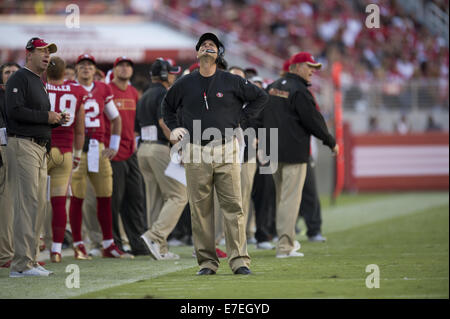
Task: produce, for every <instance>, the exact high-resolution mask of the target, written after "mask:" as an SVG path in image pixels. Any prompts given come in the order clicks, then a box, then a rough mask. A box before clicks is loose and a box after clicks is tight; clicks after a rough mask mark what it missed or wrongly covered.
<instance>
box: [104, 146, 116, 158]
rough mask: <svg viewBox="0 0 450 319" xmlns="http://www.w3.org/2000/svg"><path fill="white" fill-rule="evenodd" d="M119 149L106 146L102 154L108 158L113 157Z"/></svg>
mask: <svg viewBox="0 0 450 319" xmlns="http://www.w3.org/2000/svg"><path fill="white" fill-rule="evenodd" d="M116 154H117V151H116V150H115V149H112V148H105V149H104V150H103V152H102V156H103V157H106V158H107V159H110V160H111V159H113V158H114V156H116Z"/></svg>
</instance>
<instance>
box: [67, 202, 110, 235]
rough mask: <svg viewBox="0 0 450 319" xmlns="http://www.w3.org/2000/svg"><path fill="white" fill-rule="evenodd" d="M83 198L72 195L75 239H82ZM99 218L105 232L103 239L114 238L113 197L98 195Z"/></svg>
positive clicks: (70, 215)
mask: <svg viewBox="0 0 450 319" xmlns="http://www.w3.org/2000/svg"><path fill="white" fill-rule="evenodd" d="M82 207H83V199H82V198H78V197H72V199H71V201H70V213H69V217H70V227H71V228H72V236H73V241H74V242H77V241H82V240H83V239H82V237H81V224H82V219H83V213H82ZM97 219H98V222H99V224H100V228H101V229H102V233H103V240H109V239H113V234H112V213H111V197H97Z"/></svg>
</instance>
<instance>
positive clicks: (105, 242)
mask: <svg viewBox="0 0 450 319" xmlns="http://www.w3.org/2000/svg"><path fill="white" fill-rule="evenodd" d="M113 243H114V239H108V240H104V241H102V246H103V249H106V248H108V247H109V246H111V245H112V244H113Z"/></svg>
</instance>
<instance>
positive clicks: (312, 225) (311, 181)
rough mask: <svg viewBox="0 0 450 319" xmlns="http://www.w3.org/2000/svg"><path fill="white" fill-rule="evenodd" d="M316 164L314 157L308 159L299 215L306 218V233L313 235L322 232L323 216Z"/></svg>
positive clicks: (309, 235)
mask: <svg viewBox="0 0 450 319" xmlns="http://www.w3.org/2000/svg"><path fill="white" fill-rule="evenodd" d="M314 167H315V165H314V161H313V160H312V158H310V160H309V161H308V168H307V170H306V179H305V185H304V186H303V193H302V202H301V204H300V211H299V217H300V216H302V217H303V218H304V219H305V224H306V228H307V231H306V235H307V236H308V237H312V236H315V235H317V234H318V233H320V228H321V226H322V217H321V209H320V200H319V194H318V192H317V185H316V174H315V168H314Z"/></svg>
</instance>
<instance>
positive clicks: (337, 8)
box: [165, 0, 449, 80]
mask: <svg viewBox="0 0 450 319" xmlns="http://www.w3.org/2000/svg"><path fill="white" fill-rule="evenodd" d="M434 2H435V3H436V4H438V5H439V6H440V7H441V8H442V9H443V10H445V11H447V12H448V1H434ZM165 3H166V4H167V5H169V6H170V7H171V8H173V9H174V10H179V11H182V12H183V13H185V14H186V15H188V16H190V17H192V18H194V19H197V20H199V21H201V22H203V23H205V24H207V25H210V26H214V27H216V28H219V29H220V30H223V31H224V32H225V33H228V34H234V35H235V36H237V37H238V38H239V39H240V40H241V41H242V42H244V43H252V44H254V45H256V46H257V47H259V48H261V49H263V50H265V51H266V52H268V53H270V54H273V55H275V56H279V57H281V58H283V59H284V58H285V57H287V56H290V55H292V53H293V52H298V51H299V50H302V49H305V48H308V50H310V51H311V52H312V53H313V54H314V56H316V57H317V58H318V59H319V60H321V62H322V63H325V66H326V64H327V62H330V61H332V60H333V59H334V58H335V57H336V54H338V55H339V57H340V58H341V60H342V61H343V62H344V64H345V66H346V67H347V68H346V69H347V70H348V71H349V72H351V73H352V75H353V76H354V77H355V79H356V80H359V79H360V78H363V79H365V78H379V79H391V78H396V79H398V80H409V79H411V78H418V77H447V76H448V65H449V60H448V47H447V46H446V44H445V41H444V39H443V38H441V37H439V36H434V35H432V34H431V33H430V32H429V30H428V29H427V28H426V27H424V26H423V25H422V24H420V23H419V22H418V21H417V20H416V19H415V18H414V17H413V16H411V15H409V14H407V13H405V12H404V11H403V10H402V7H401V6H399V5H397V4H396V1H386V0H381V1H366V0H355V1H339V0H321V1H318V0H306V1H295V0H285V1H277V2H275V1H270V0H262V1H245V0H241V1H220V0H214V1H209V0H192V1H179V0H166V1H165ZM370 3H375V4H378V5H379V7H380V15H381V16H380V28H379V29H369V28H366V27H365V25H364V22H365V20H366V17H367V15H368V13H366V12H365V8H366V6H367V5H368V4H370ZM430 61H433V62H434V63H432V64H430V63H429V62H430Z"/></svg>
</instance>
